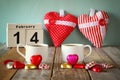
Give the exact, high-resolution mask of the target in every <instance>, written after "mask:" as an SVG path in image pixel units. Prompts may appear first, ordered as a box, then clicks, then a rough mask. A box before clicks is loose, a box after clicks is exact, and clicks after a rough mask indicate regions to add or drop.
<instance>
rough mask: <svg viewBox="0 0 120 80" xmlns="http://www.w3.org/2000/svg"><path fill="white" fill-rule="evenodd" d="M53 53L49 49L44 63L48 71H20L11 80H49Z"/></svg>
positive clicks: (52, 49) (51, 48)
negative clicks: (47, 66)
mask: <svg viewBox="0 0 120 80" xmlns="http://www.w3.org/2000/svg"><path fill="white" fill-rule="evenodd" d="M54 51H55V48H53V47H50V48H49V51H48V52H49V53H48V58H47V60H46V63H47V64H48V65H49V66H50V69H49V70H39V69H35V70H25V69H21V70H18V71H17V73H16V74H15V76H14V77H13V78H12V80H50V77H51V72H52V66H53V63H52V62H53V57H54Z"/></svg>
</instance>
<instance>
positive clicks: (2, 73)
mask: <svg viewBox="0 0 120 80" xmlns="http://www.w3.org/2000/svg"><path fill="white" fill-rule="evenodd" d="M22 52H24V51H23V50H22ZM7 59H12V60H19V61H24V59H23V57H21V56H20V55H19V54H18V53H17V51H16V48H12V49H10V50H9V52H7V53H6V54H4V55H3V56H2V57H0V67H1V68H0V80H10V78H11V77H12V76H13V75H14V74H15V72H16V71H17V70H16V69H11V70H8V69H7V68H6V66H5V65H4V64H3V62H4V61H5V60H7Z"/></svg>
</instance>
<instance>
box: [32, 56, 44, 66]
mask: <svg viewBox="0 0 120 80" xmlns="http://www.w3.org/2000/svg"><path fill="white" fill-rule="evenodd" d="M30 61H31V63H32V64H34V65H36V66H38V65H39V64H40V63H41V61H42V56H41V55H33V56H32V57H31V58H30Z"/></svg>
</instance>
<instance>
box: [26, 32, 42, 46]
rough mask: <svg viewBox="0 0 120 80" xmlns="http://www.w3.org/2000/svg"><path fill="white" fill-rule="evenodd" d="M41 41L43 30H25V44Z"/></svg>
mask: <svg viewBox="0 0 120 80" xmlns="http://www.w3.org/2000/svg"><path fill="white" fill-rule="evenodd" d="M35 43H43V30H27V31H26V44H35Z"/></svg>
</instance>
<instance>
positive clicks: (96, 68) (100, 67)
mask: <svg viewBox="0 0 120 80" xmlns="http://www.w3.org/2000/svg"><path fill="white" fill-rule="evenodd" d="M91 70H92V71H94V72H101V71H102V70H103V68H102V66H101V65H98V64H96V65H95V66H93V67H92V68H91Z"/></svg>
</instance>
